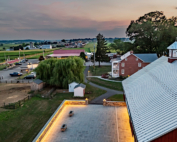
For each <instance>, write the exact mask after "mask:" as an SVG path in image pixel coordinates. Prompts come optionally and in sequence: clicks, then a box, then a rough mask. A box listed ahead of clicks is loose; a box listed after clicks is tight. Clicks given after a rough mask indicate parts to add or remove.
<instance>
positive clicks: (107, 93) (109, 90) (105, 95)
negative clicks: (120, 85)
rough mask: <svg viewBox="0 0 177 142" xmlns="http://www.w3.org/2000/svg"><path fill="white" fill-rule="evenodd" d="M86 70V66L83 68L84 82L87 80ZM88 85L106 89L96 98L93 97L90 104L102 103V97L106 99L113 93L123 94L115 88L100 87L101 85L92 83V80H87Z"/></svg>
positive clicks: (87, 68)
mask: <svg viewBox="0 0 177 142" xmlns="http://www.w3.org/2000/svg"><path fill="white" fill-rule="evenodd" d="M88 70H89V67H86V68H85V71H84V81H85V83H87V82H88V80H87V78H86V76H87V73H88ZM89 84H90V85H92V86H94V87H97V88H100V89H103V90H106V91H107V92H106V93H105V94H103V95H101V96H99V97H97V98H95V99H94V100H92V101H91V102H90V103H91V104H103V99H107V98H109V97H111V96H113V95H116V94H123V92H122V91H117V90H113V89H109V88H105V87H102V86H99V85H97V84H94V83H92V82H89Z"/></svg>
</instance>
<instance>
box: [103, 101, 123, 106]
mask: <svg viewBox="0 0 177 142" xmlns="http://www.w3.org/2000/svg"><path fill="white" fill-rule="evenodd" d="M103 106H126V103H125V102H120V101H106V100H104V101H103Z"/></svg>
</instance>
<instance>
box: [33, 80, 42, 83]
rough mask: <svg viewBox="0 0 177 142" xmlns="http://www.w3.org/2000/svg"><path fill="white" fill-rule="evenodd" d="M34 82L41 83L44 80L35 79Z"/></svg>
mask: <svg viewBox="0 0 177 142" xmlns="http://www.w3.org/2000/svg"><path fill="white" fill-rule="evenodd" d="M33 82H34V83H36V84H41V83H42V82H43V81H42V80H40V79H36V80H34V81H33Z"/></svg>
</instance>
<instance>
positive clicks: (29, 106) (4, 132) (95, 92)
mask: <svg viewBox="0 0 177 142" xmlns="http://www.w3.org/2000/svg"><path fill="white" fill-rule="evenodd" d="M86 85H87V87H86V92H87V91H89V92H92V93H91V94H87V96H86V97H88V98H89V100H91V99H94V98H95V97H98V96H99V95H102V94H104V93H105V92H106V91H105V90H101V89H98V88H95V87H92V86H91V85H89V84H86ZM38 93H40V92H38ZM64 99H77V100H78V99H79V98H73V93H57V94H56V95H55V96H54V98H53V99H44V98H40V97H32V98H31V99H30V100H29V101H27V102H25V104H24V105H23V106H22V107H21V108H18V109H15V110H10V111H4V112H0V141H3V142H31V141H32V140H33V139H34V137H35V136H36V135H37V134H38V132H39V131H40V130H41V128H42V127H43V126H44V124H45V123H46V122H47V121H48V119H49V118H50V117H51V115H52V114H53V113H54V111H55V110H56V108H57V107H58V106H59V105H60V103H61V102H62V101H63V100H64ZM80 99H83V98H80Z"/></svg>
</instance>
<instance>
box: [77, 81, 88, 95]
mask: <svg viewBox="0 0 177 142" xmlns="http://www.w3.org/2000/svg"><path fill="white" fill-rule="evenodd" d="M85 88H86V85H84V84H82V83H81V84H78V85H76V86H75V87H74V97H84V94H85Z"/></svg>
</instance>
